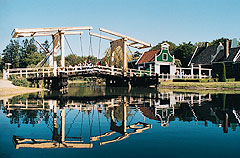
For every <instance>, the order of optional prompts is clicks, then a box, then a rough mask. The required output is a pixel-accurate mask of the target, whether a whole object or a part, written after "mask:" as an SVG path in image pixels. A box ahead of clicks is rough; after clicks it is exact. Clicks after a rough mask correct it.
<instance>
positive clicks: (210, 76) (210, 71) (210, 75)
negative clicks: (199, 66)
mask: <svg viewBox="0 0 240 158" xmlns="http://www.w3.org/2000/svg"><path fill="white" fill-rule="evenodd" d="M208 75H209V78H212V69H209V73H208Z"/></svg>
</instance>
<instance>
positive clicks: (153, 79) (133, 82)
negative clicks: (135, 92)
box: [106, 75, 158, 88]
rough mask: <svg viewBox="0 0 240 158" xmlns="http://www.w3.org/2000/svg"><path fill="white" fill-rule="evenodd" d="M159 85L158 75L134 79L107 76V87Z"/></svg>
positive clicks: (135, 77)
mask: <svg viewBox="0 0 240 158" xmlns="http://www.w3.org/2000/svg"><path fill="white" fill-rule="evenodd" d="M152 85H154V86H156V87H157V85H158V75H157V76H147V75H144V76H141V77H137V76H136V75H133V77H127V76H121V77H120V76H106V87H129V88H131V87H149V86H152Z"/></svg>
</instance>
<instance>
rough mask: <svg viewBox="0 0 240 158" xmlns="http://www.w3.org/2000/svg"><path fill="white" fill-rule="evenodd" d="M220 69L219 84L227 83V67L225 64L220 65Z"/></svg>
mask: <svg viewBox="0 0 240 158" xmlns="http://www.w3.org/2000/svg"><path fill="white" fill-rule="evenodd" d="M219 69H220V73H219V82H226V67H225V63H224V62H221V63H220V65H219Z"/></svg>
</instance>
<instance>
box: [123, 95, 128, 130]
mask: <svg viewBox="0 0 240 158" xmlns="http://www.w3.org/2000/svg"><path fill="white" fill-rule="evenodd" d="M122 126H123V132H124V133H126V132H127V98H126V96H124V98H123V122H122Z"/></svg>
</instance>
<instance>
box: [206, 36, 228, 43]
mask: <svg viewBox="0 0 240 158" xmlns="http://www.w3.org/2000/svg"><path fill="white" fill-rule="evenodd" d="M225 39H228V38H224V37H222V38H219V39H215V40H213V41H212V42H211V43H210V44H209V45H214V44H218V43H219V42H221V43H222V44H223V43H224V41H225ZM228 40H229V39H228ZM230 41H231V40H230Z"/></svg>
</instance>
